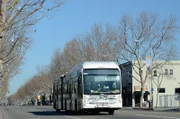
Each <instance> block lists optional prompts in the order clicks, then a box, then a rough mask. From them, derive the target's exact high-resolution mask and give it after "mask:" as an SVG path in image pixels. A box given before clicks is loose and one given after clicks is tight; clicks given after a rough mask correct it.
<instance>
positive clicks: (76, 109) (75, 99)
mask: <svg viewBox="0 0 180 119" xmlns="http://www.w3.org/2000/svg"><path fill="white" fill-rule="evenodd" d="M75 112H77V99H75Z"/></svg>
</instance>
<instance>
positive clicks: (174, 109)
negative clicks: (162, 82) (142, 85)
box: [0, 107, 180, 119]
mask: <svg viewBox="0 0 180 119" xmlns="http://www.w3.org/2000/svg"><path fill="white" fill-rule="evenodd" d="M122 109H123V110H141V111H142V110H144V111H147V110H152V111H161V112H180V108H153V109H152V108H147V107H145V108H139V107H135V108H132V107H123V108H122ZM0 119H4V118H3V114H2V109H0Z"/></svg>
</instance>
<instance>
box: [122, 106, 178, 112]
mask: <svg viewBox="0 0 180 119" xmlns="http://www.w3.org/2000/svg"><path fill="white" fill-rule="evenodd" d="M122 109H124V110H152V111H164V112H165V111H167V112H180V109H179V108H147V107H142V108H140V107H134V108H132V107H123V108H122Z"/></svg>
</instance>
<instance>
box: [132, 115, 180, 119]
mask: <svg viewBox="0 0 180 119" xmlns="http://www.w3.org/2000/svg"><path fill="white" fill-rule="evenodd" d="M135 115H136V116H142V117H154V118H161V119H180V118H178V117H167V116H156V115H144V114H135Z"/></svg>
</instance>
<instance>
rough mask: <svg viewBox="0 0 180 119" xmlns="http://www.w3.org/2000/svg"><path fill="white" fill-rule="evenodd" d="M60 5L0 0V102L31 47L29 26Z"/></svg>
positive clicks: (39, 0) (35, 0) (53, 1)
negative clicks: (10, 80)
mask: <svg viewBox="0 0 180 119" xmlns="http://www.w3.org/2000/svg"><path fill="white" fill-rule="evenodd" d="M62 3H63V1H62V0H51V1H48V0H0V85H1V86H0V90H1V92H0V99H2V98H3V97H4V96H5V94H6V93H7V91H8V81H9V79H10V78H11V77H12V76H14V75H16V74H17V73H18V68H19V66H20V64H22V61H23V57H24V55H25V53H26V51H27V49H28V48H29V47H30V45H31V39H30V37H29V35H30V34H29V33H30V32H32V31H33V30H32V29H31V28H32V27H31V26H33V25H35V24H36V23H37V22H39V21H40V20H41V19H42V18H44V17H48V16H49V15H50V14H49V13H52V12H51V11H52V10H53V9H55V8H58V7H59V6H60V5H61V4H62ZM48 11H49V12H48Z"/></svg>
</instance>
